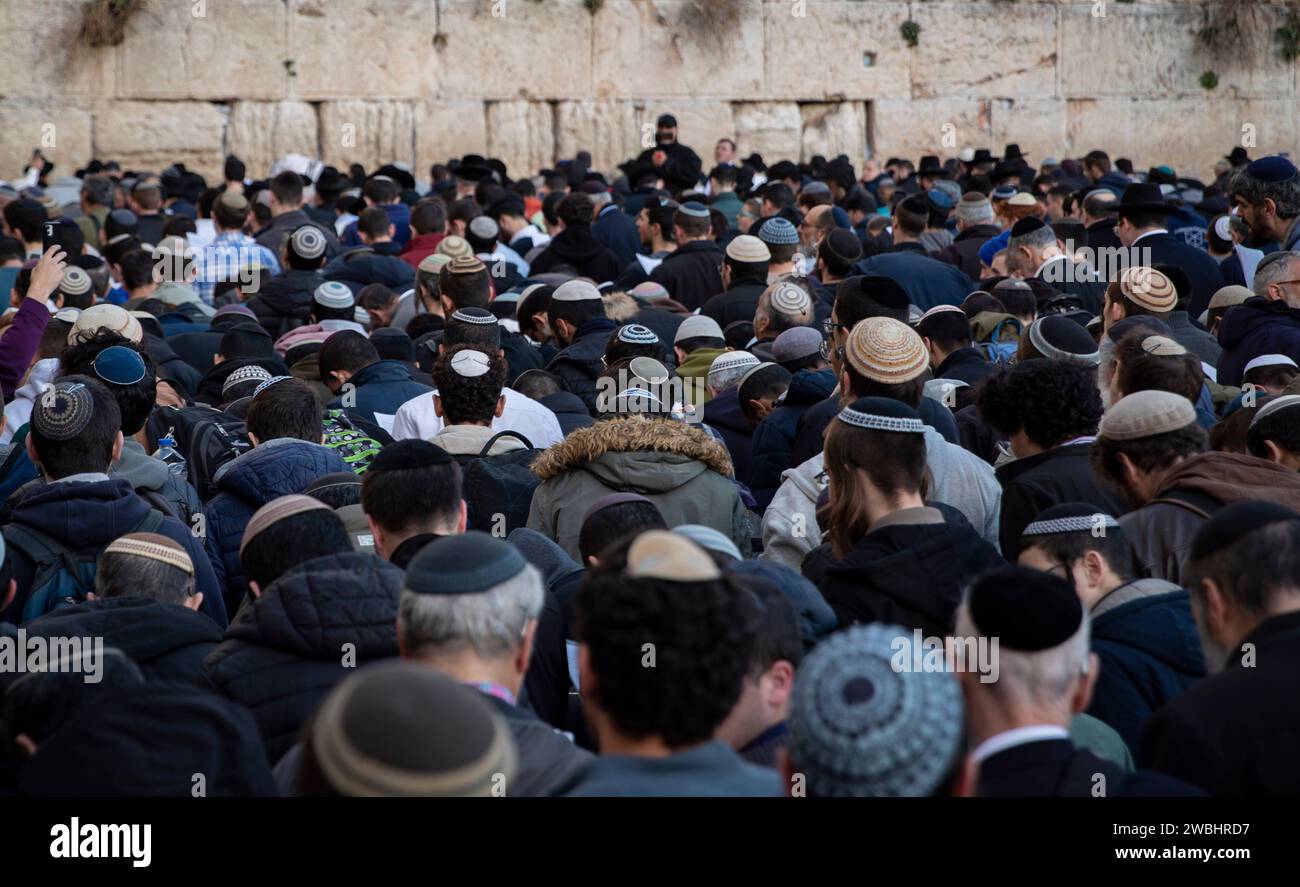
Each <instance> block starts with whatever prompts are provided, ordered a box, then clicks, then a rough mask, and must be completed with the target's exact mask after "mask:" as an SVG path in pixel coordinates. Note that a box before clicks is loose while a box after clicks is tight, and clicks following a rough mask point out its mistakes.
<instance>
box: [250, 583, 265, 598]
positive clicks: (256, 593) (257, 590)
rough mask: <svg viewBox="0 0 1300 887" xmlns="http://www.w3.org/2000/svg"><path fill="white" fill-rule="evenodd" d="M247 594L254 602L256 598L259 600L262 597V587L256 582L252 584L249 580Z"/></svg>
mask: <svg viewBox="0 0 1300 887" xmlns="http://www.w3.org/2000/svg"><path fill="white" fill-rule="evenodd" d="M248 593H249V594H251V595H252V596H253V599H254V600H256V599H257V598H260V597H261V596H262V587H261V586H260V585H258V584H257V583H256V582H254V581H253V580H252V579H249V580H248Z"/></svg>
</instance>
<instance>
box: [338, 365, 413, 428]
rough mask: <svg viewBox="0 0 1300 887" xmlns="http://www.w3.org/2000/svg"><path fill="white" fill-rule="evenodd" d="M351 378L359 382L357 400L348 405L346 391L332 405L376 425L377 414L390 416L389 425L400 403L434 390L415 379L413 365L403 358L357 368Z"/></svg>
mask: <svg viewBox="0 0 1300 887" xmlns="http://www.w3.org/2000/svg"><path fill="white" fill-rule="evenodd" d="M348 381H350V382H351V383H352V384H353V385H355V386H356V390H355V391H353V392H352V394H353V396H354V397H355V398H356V400H355V402H352V401H351V400H349V402H350V403H351V406H347V405H345V404H344V400H345V398H347V395H346V394H340V395H339V396H338V397H336V398H334V399H333V400H332V401H330V402H329V406H330V408H331V409H345V410H347V411H348V412H349V413H355V414H356V415H358V416H360V417H361V418H362V419H365V420H366V421H367V422H373V423H375V424H376V425H382V423H381V422H380V421H379V420H378V419H377V418H375V417H376V415H384V416H387V417H389V426H390V427H391V424H392V417H393V416H395V415H396V414H397V408H398V407H400V406H401V405H402V404H404V403H406V402H407V401H408V400H412V399H414V398H417V397H419V396H420V395H422V394H429V393H431V392H432V391H433V389H432V388H430V387H429V386H428V385H421V384H420V383H419V382H415V381H413V380H412V379H411V370H410V368H409V367H407V365H406V364H404V363H402V362H401V361H400V360H381V361H378V362H376V363H372V364H371V365H370V366H368V367H363V368H362V369H360V370H358V371H357V372H356V373H355V374H354V375H353V376H352V378H351V379H349V380H348Z"/></svg>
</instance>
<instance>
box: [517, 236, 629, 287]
mask: <svg viewBox="0 0 1300 887" xmlns="http://www.w3.org/2000/svg"><path fill="white" fill-rule="evenodd" d="M622 268H623V266H622V265H621V264H619V261H618V256H616V255H614V253H612V252H611V251H610V250H609V248H608V247H606V246H605V245H604V244H603V243H601V242H600V241H599V240H597V239H596V238H595V237H593V236H592V233H591V228H590V227H588V226H585V225H574V226H572V227H569V228H565V229H564V230H563V231H561V232H560V233H559V234H557V235H555V237H554V238H553V239H552V240H551V242H550V243H548V244H547V245H546V249H544V250H542V251H541V253H539V254H538V256H537V257H536V258H535V259H533V261H532V262H531V264H530V270H531V272H532V274H533V275H538V274H546V273H549V272H553V271H564V270H566V269H571V270H572V271H573V272H574V273H575V274H577V275H578V276H579V277H590V278H591V279H592V280H594V281H596V282H597V283H604V282H605V281H607V280H613V279H614V278H616V277H618V274H619V271H621V270H622Z"/></svg>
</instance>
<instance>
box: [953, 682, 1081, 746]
mask: <svg viewBox="0 0 1300 887" xmlns="http://www.w3.org/2000/svg"><path fill="white" fill-rule="evenodd" d="M983 693H984V694H987V690H985V691H983ZM987 701H988V702H989V703H990V704H987V705H979V704H975V705H971V706H969V707H968V708H967V716H968V722H969V724H970V732H971V745H972V747H973V746H976V745H979V744H980V743H982V742H984V741H985V740H987V739H991V738H992V737H994V736H997V735H999V734H1001V733H1006V732H1007V731H1008V730H1017V729H1019V728H1021V727H1043V726H1051V727H1061V728H1063V729H1066V730H1068V729H1070V717H1071V715H1070V713H1069V711H1067V710H1065V709H1064V707H1044V706H1036V705H1016V704H1014V703H1012V704H1008V705H1006V707H1000V706H996V705H995V704H992V701H991V700H987Z"/></svg>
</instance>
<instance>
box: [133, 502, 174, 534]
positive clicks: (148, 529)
mask: <svg viewBox="0 0 1300 887" xmlns="http://www.w3.org/2000/svg"><path fill="white" fill-rule="evenodd" d="M166 519H167V515H166V514H164V513H163V512H161V511H159V510H158V509H157V508H150V509H149V513H148V514H146V515H145V516H144V518H143V519H142V520H141V521H140V523H138V524H136V526H135V529H134V530H132V531H131V532H132V533H156V532H158V528H159V527H161V526H162V523H163V521H164V520H166Z"/></svg>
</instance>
